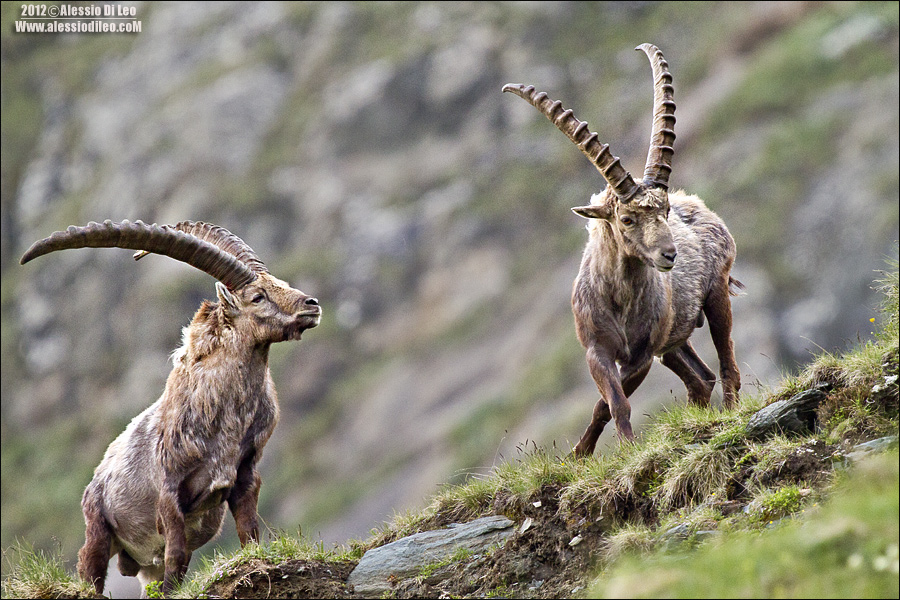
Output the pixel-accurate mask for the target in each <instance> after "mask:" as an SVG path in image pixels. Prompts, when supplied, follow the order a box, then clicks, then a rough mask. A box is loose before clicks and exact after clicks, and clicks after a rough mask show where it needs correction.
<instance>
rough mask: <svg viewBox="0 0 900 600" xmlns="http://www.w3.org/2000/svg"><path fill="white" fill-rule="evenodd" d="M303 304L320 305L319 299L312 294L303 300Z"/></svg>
mask: <svg viewBox="0 0 900 600" xmlns="http://www.w3.org/2000/svg"><path fill="white" fill-rule="evenodd" d="M303 304H305V305H307V306H318V305H319V301H318V300H316V299H315V298H313V297H312V296H310V297H309V298H307V299H306V300H304V301H303Z"/></svg>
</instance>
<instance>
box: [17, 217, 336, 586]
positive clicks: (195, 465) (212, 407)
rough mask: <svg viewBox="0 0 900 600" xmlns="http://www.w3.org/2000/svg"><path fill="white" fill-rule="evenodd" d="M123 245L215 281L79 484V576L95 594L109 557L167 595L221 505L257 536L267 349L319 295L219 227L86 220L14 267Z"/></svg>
mask: <svg viewBox="0 0 900 600" xmlns="http://www.w3.org/2000/svg"><path fill="white" fill-rule="evenodd" d="M84 247H92V248H94V247H102V248H111V247H117V248H130V249H133V250H139V252H137V253H135V259H138V258H141V257H142V256H144V255H145V254H147V253H156V254H163V255H166V256H169V257H171V258H174V259H176V260H180V261H183V262H185V263H187V264H189V265H192V266H194V267H196V268H198V269H200V270H202V271H205V272H206V273H208V274H210V275H212V276H213V277H215V278H216V279H217V280H218V281H217V282H216V291H217V295H218V299H219V301H218V303H211V302H204V303H203V305H202V306H201V307H200V309H199V310H198V311H197V313H196V314H195V315H194V318H193V320H192V321H191V324H190V325H189V326H187V327H185V328H184V331H183V343H184V345H183V346H182V347H181V348H179V349H178V350H176V351H175V353H174V354H173V361H174V368H173V369H172V372H171V373H170V374H169V377H168V380H167V381H166V388H165V391H164V392H163V394H162V396H161V397H160V398H159V400H157V401H156V402H155V403H154V404H153V405H151V406H150V407H149V408H147V409H146V410H145V411H144V412H142V413H141V414H140V415H138V416H137V417H135V419H134V420H133V421H132V422H131V424H130V425H129V426H128V427H127V428H126V429H125V431H124V433H122V434H121V435H120V436H119V437H118V438H116V440H115V441H113V443H112V444H110V446H109V448H108V449H107V451H106V455H105V456H104V457H103V461H102V462H101V463H100V465H99V466H98V467H97V469H96V470H95V471H94V478H93V479H92V480H91V482H90V484H89V485H88V486H87V489H86V490H85V492H84V497H83V499H82V509H83V511H84V518H85V522H86V525H87V531H86V534H85V537H86V540H85V543H84V547H83V548H82V549H81V551H80V552H79V553H78V573H79V575H80V576H81V577H82V579H84V580H86V581H88V582H91V583H93V585H94V587H95V589H96V590H97V592H98V593H102V592H103V586H104V581H105V579H106V567H107V564H108V562H109V559H110V558H111V557H112V556H113V555H115V554H118V555H119V570H120V571H121V572H122V573H123V574H124V575H130V576H135V575H137V577H138V578H139V579H140V581H141V584H142V585H143V586H144V589H146V585H147V584H148V583H149V582H152V581H160V580H162V581H163V591H164V592H169V591H171V590H172V588H173V587H174V586H175V584H176V583H178V582H179V581H180V580H181V579H182V578H183V576H184V573H185V571H186V570H187V567H188V563H189V562H190V560H191V553H192V552H193V551H194V550H196V549H197V548H199V547H200V546H202V545H203V544H205V543H206V542H208V541H209V540H210V539H212V538H213V537H214V536H215V535H216V534H217V533H218V532H219V530H220V529H221V527H222V523H223V521H224V517H225V505H226V504H227V505H228V508H229V509H230V510H231V513H232V514H233V515H234V520H235V524H236V526H237V532H238V537H239V538H240V541H241V545H244V544H246V543H247V542H248V541H251V540H253V541H258V540H259V526H258V524H257V516H256V505H257V499H258V497H259V488H260V484H261V479H260V476H259V473H258V472H257V469H256V465H257V462H258V461H259V459H260V457H261V456H262V451H263V447H264V446H265V445H266V442H267V441H268V439H269V436H271V435H272V431H273V429H274V428H275V422H276V421H277V419H278V402H277V396H276V394H275V386H274V384H273V382H272V376H271V374H270V373H269V366H268V357H269V346H270V345H271V344H273V343H275V342H283V341H288V340H299V339H300V335H301V334H302V333H303V331H305V330H306V329H309V328H311V327H315V326H316V325H318V324H319V319H320V318H321V314H322V313H321V310H320V308H319V303H318V301H317V300H316V299H315V298H313V297H311V296H308V295H306V294H304V293H303V292H300V291H299V290H295V289H293V288H291V287H290V286H289V285H288V284H287V283H285V282H284V281H281V280H280V279H277V278H275V277H273V276H272V275H270V274H269V272H268V269H266V267H265V265H264V264H263V263H262V261H260V260H259V258H257V256H256V254H255V253H254V252H253V250H251V249H250V247H249V246H247V244H245V243H244V242H243V241H242V240H241V239H240V238H238V237H237V236H236V235H234V234H232V233H231V232H229V231H227V230H226V229H224V228H222V227H218V226H215V225H210V224H208V223H201V222H191V221H184V222H181V223H178V224H177V225H174V226H169V225H162V226H158V225H155V224H154V225H146V224H144V223H142V222H140V221H136V222H134V223H129V222H128V221H123V222H122V223H113V222H110V221H106V222H105V223H103V224H98V223H89V224H88V225H87V226H86V227H74V226H73V227H69V228H68V230H66V231H58V232H56V233H54V234H53V235H51V236H50V237H48V238H46V239H43V240H40V241H38V242H36V243H35V244H34V245H33V246H32V247H31V248H30V249H29V250H28V252H26V253H25V255H24V256H22V260H21V263H22V264H25V263H26V262H28V261H29V260H31V259H33V258H36V257H38V256H41V255H44V254H47V253H49V252H53V251H56V250H63V249H66V248H84Z"/></svg>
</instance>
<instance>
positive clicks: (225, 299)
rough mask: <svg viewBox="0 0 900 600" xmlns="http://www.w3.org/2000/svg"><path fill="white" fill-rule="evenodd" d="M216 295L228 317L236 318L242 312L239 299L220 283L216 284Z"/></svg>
mask: <svg viewBox="0 0 900 600" xmlns="http://www.w3.org/2000/svg"><path fill="white" fill-rule="evenodd" d="M216 295H217V296H218V297H219V304H221V305H222V308H223V309H224V310H225V314H226V315H227V316H229V317H234V316H236V315H237V314H238V313H239V312H240V311H241V309H240V307H239V306H238V301H237V298H235V297H234V294H232V293H231V292H229V291H228V288H227V287H225V286H224V285H222V282H220V281H217V282H216Z"/></svg>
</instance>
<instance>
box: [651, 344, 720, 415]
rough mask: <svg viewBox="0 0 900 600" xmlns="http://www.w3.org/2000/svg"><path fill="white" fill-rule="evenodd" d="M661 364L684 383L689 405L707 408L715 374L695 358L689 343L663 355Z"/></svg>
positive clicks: (700, 360) (698, 358)
mask: <svg viewBox="0 0 900 600" xmlns="http://www.w3.org/2000/svg"><path fill="white" fill-rule="evenodd" d="M662 364H664V365H665V366H666V367H668V368H669V369H671V370H672V371H673V372H674V373H675V374H676V375H678V378H679V379H681V381H682V382H684V387H686V388H687V391H688V400H689V401H690V402H691V404H694V405H695V406H700V407H703V408H706V407H708V406H709V399H710V396H712V391H713V387H714V386H715V384H716V374H715V373H713V372H712V370H711V369H710V368H709V367H708V366H706V363H704V362H703V360H702V359H701V358H700V357H699V356H697V353H696V352H695V351H694V348H693V346H691V342H690V341H687V342H685V343H684V344H682V345H681V346H679V347H678V348H676V349H674V350H672V351H670V352H667V353H666V354H663V356H662Z"/></svg>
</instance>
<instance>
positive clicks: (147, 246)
mask: <svg viewBox="0 0 900 600" xmlns="http://www.w3.org/2000/svg"><path fill="white" fill-rule="evenodd" d="M213 227H214V226H213ZM220 229H221V228H220ZM223 231H227V230H223ZM229 235H231V234H229ZM235 237H236V236H235ZM69 248H128V249H130V250H144V251H146V252H152V253H153V254H162V255H164V256H168V257H170V258H174V259H175V260H179V261H181V262H184V263H187V264H189V265H191V266H192V267H195V268H197V269H200V270H201V271H203V272H204V273H208V274H209V275H212V276H213V277H215V278H216V279H218V280H219V281H221V282H222V283H223V284H225V286H226V287H227V288H229V289H231V290H236V289H240V288H242V287H243V286H245V285H247V284H248V283H250V282H252V281H254V280H255V279H256V277H257V273H256V272H254V271H253V269H252V268H251V267H250V266H248V265H247V264H244V263H243V262H242V261H241V260H240V259H239V258H238V257H237V256H235V255H233V254H231V253H229V252H227V251H225V250H223V249H221V248H220V247H218V246H217V245H215V244H213V243H210V242H208V241H206V240H203V239H200V238H199V237H197V236H194V235H192V234H191V233H187V232H184V231H178V230H176V229H175V228H173V227H172V226H170V225H157V224H156V223H154V224H153V225H147V224H146V223H143V222H142V221H135V222H134V223H131V222H129V221H122V222H121V223H113V222H112V221H109V220H106V221H104V222H103V223H95V222H93V221H92V222H90V223H88V224H87V225H86V226H85V227H75V226H74V225H72V226H70V227H69V228H68V229H66V230H65V231H57V232H55V233H53V234H52V235H50V236H49V237H46V238H44V239H42V240H38V241H37V242H35V243H34V244H32V246H31V248H29V249H28V251H27V252H25V254H23V255H22V258H21V259H20V260H19V263H20V264H23V265H24V264H25V263H27V262H28V261H30V260H33V259H35V258H37V257H38V256H43V255H44V254H49V253H50V252H56V251H57V250H67V249H69ZM251 252H252V251H251Z"/></svg>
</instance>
